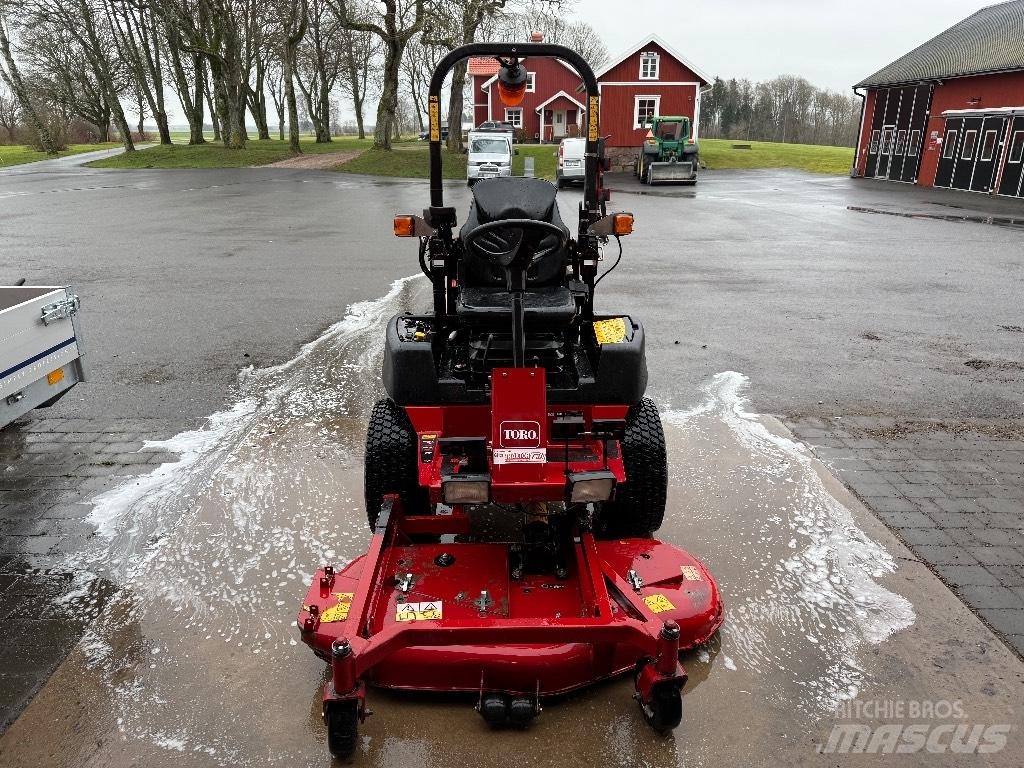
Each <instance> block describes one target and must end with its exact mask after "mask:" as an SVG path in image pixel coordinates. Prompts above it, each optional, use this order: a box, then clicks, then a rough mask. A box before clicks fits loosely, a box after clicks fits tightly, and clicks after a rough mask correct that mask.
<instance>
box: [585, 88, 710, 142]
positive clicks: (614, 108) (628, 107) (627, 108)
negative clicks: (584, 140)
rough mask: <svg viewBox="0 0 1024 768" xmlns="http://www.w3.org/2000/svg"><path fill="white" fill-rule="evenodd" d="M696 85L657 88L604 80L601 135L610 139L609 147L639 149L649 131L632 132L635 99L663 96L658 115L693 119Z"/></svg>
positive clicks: (636, 130)
mask: <svg viewBox="0 0 1024 768" xmlns="http://www.w3.org/2000/svg"><path fill="white" fill-rule="evenodd" d="M698 87H699V86H696V85H658V82H657V81H656V80H651V81H650V82H649V83H644V84H643V85H608V84H607V83H604V79H603V78H602V80H601V135H602V136H610V137H611V138H609V139H608V141H607V142H606V144H607V146H610V147H639V146H640V145H641V144H643V142H644V136H646V135H647V129H646V128H639V129H634V128H633V117H634V114H633V108H634V101H633V98H634V97H635V96H661V101H660V102H659V104H658V113H659V114H662V115H685V116H686V117H689V118H690V119H691V120H693V119H694V117H695V115H694V112H695V110H696V104H697V88H698Z"/></svg>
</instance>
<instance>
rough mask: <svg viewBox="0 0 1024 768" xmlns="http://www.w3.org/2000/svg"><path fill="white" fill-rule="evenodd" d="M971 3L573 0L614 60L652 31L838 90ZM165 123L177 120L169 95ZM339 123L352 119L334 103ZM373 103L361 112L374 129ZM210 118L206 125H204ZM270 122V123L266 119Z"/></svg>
mask: <svg viewBox="0 0 1024 768" xmlns="http://www.w3.org/2000/svg"><path fill="white" fill-rule="evenodd" d="M992 4H993V3H991V2H977V0H967V1H966V2H965V1H964V0H927V1H926V0H842V2H837V1H836V0H576V4H575V7H574V11H573V16H574V17H576V18H579V19H584V20H586V21H587V22H589V23H590V25H591V26H592V27H594V29H596V30H597V33H598V34H599V35H600V36H601V38H602V39H603V40H604V42H605V45H607V46H608V50H609V52H610V53H611V55H612V56H617V55H618V54H619V53H621V52H622V51H623V50H625V49H626V48H628V47H629V46H631V45H633V44H635V43H637V42H639V41H640V39H641V38H643V37H644V36H645V35H648V34H650V33H651V32H652V31H653V32H656V33H657V34H658V35H660V36H661V37H662V38H663V39H664V40H665V41H666V42H668V43H669V45H671V46H672V47H673V48H675V49H676V50H677V51H679V52H680V53H681V54H682V55H684V56H685V57H686V58H688V59H689V60H690V61H691V62H693V64H694V65H696V66H697V67H699V68H700V69H702V70H703V71H704V72H705V73H706V74H707V75H709V76H710V77H715V76H716V75H717V76H719V77H722V78H730V77H737V78H740V77H746V78H749V79H751V80H755V81H756V80H768V79H771V78H772V77H775V76H776V75H781V74H791V75H800V76H803V77H805V78H807V79H808V80H810V81H811V82H812V83H814V84H815V85H817V86H820V87H824V88H831V89H833V90H837V91H847V90H848V89H849V88H850V87H851V86H852V85H853V84H854V83H856V82H858V81H860V80H862V79H864V78H865V77H867V76H868V75H870V74H872V73H874V72H876V71H878V70H879V69H881V68H882V67H884V66H885V65H886V64H888V63H889V62H891V61H893V60H894V59H896V58H898V57H900V56H902V55H903V54H904V53H906V52H908V51H910V50H912V49H913V48H915V47H917V46H918V45H920V44H921V43H923V42H924V41H925V40H928V39H929V38H931V37H934V36H935V35H937V34H938V33H939V32H942V31H943V30H944V29H947V28H948V27H950V26H952V25H953V24H955V23H956V22H958V21H960V20H961V19H965V18H967V17H968V16H969V15H971V14H972V13H974V12H975V11H976V10H978V9H979V8H983V7H985V6H986V5H992ZM168 97H169V98H168V103H169V105H171V106H172V109H171V110H170V111H171V122H172V123H182V122H184V117H183V115H182V113H181V110H180V108H179V106H178V104H177V97H176V96H174V95H173V94H172V93H169V94H168ZM342 110H343V113H344V118H345V119H349V118H351V117H352V110H351V107H350V106H349V104H348V103H347V102H345V101H343V102H342ZM375 111H376V103H373V104H367V105H366V119H367V122H368V123H371V124H372V123H373V122H374V114H375ZM207 119H209V118H207ZM270 119H271V123H272V125H273V124H275V120H276V116H274V115H271V116H270Z"/></svg>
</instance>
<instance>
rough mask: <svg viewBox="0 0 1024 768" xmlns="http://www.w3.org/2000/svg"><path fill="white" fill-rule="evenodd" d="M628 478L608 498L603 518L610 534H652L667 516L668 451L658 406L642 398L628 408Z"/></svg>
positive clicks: (624, 448) (625, 454) (625, 458)
mask: <svg viewBox="0 0 1024 768" xmlns="http://www.w3.org/2000/svg"><path fill="white" fill-rule="evenodd" d="M622 458H623V463H624V464H625V468H626V481H625V482H624V483H623V484H622V485H620V486H618V487H617V488H616V489H615V499H614V501H609V502H605V504H604V506H603V509H602V510H601V515H600V521H601V528H602V529H603V533H604V534H605V535H606V536H607V537H609V538H630V537H645V536H650V535H651V534H652V533H654V532H655V531H656V530H658V529H659V528H660V527H661V523H662V521H663V520H664V519H665V500H666V497H667V496H668V453H667V451H666V449H665V430H664V429H663V428H662V426H661V416H659V415H658V406H656V405H655V404H654V401H653V400H651V399H649V398H646V397H645V398H643V399H642V400H641V401H640V402H639V403H637V404H636V405H634V406H633V407H632V408H630V409H629V414H628V415H627V417H626V435H625V439H624V440H623V441H622Z"/></svg>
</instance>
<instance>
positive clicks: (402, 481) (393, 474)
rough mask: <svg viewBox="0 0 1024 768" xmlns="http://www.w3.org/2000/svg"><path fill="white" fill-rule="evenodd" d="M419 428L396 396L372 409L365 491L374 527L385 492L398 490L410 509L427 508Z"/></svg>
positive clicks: (413, 511) (367, 508) (365, 468)
mask: <svg viewBox="0 0 1024 768" xmlns="http://www.w3.org/2000/svg"><path fill="white" fill-rule="evenodd" d="M416 441H417V437H416V430H414V429H413V426H412V422H410V421H409V416H408V415H407V414H406V412H405V409H403V408H402V407H401V406H399V405H396V404H395V402H394V401H393V400H388V399H384V400H378V401H377V402H376V403H375V404H374V406H373V410H372V411H371V412H370V424H369V427H368V428H367V430H366V460H365V462H364V464H363V491H364V495H365V497H366V519H367V522H369V524H370V530H373V528H374V527H375V526H376V524H377V516H378V515H379V514H380V505H381V503H382V502H383V501H384V496H385V495H387V494H390V493H397V494H398V495H399V497H401V499H402V503H403V504H404V505H405V511H406V512H407V513H411V514H415V513H422V512H424V511H425V508H426V506H427V500H428V497H427V493H426V489H424V488H421V487H420V484H419V465H418V464H417V461H418V458H419V456H418V454H419V451H418V446H417V444H416Z"/></svg>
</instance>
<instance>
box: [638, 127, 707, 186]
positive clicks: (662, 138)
mask: <svg viewBox="0 0 1024 768" xmlns="http://www.w3.org/2000/svg"><path fill="white" fill-rule="evenodd" d="M698 164H699V163H698V160H697V142H696V140H695V139H694V138H693V124H692V123H691V122H690V118H688V117H664V116H658V117H655V118H653V119H652V120H651V129H650V130H649V131H648V132H647V136H646V138H645V139H644V143H643V146H642V147H641V148H640V154H639V155H638V156H637V159H636V175H637V177H639V179H640V181H642V182H643V183H644V184H696V183H697V166H698Z"/></svg>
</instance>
